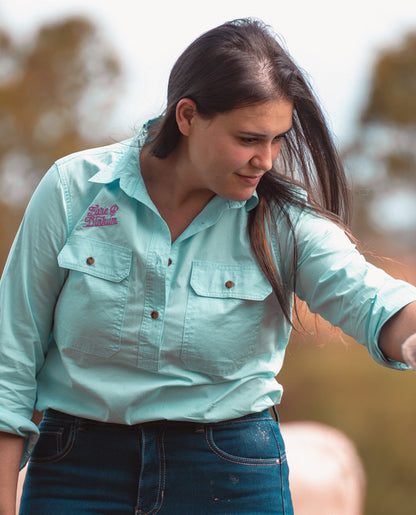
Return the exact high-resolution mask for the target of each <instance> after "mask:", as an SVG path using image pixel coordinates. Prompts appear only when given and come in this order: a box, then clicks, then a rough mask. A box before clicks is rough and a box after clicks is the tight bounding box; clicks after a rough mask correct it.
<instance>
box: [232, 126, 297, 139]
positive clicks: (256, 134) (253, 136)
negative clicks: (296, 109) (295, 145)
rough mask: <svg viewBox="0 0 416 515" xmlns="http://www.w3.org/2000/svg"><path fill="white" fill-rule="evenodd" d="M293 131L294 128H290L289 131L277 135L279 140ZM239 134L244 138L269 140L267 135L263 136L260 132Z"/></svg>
mask: <svg viewBox="0 0 416 515" xmlns="http://www.w3.org/2000/svg"><path fill="white" fill-rule="evenodd" d="M291 129H292V127H290V128H289V129H287V130H286V131H284V132H282V133H280V134H277V136H275V137H277V138H281V137H283V136H286V134H287V133H288V132H289V131H290V130H291ZM239 134H241V135H243V136H250V137H252V138H267V137H268V135H267V134H262V133H260V132H251V131H239Z"/></svg>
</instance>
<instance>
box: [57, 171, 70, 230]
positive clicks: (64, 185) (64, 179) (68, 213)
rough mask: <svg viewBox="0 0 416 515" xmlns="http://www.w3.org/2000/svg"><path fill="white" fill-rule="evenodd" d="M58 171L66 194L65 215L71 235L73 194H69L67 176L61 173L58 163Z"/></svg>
mask: <svg viewBox="0 0 416 515" xmlns="http://www.w3.org/2000/svg"><path fill="white" fill-rule="evenodd" d="M55 167H56V170H57V172H58V176H59V180H60V182H61V184H62V189H63V192H64V199H65V215H66V221H67V229H68V234H71V232H72V228H73V227H72V204H71V194H70V192H69V186H68V183H67V180H66V176H65V175H64V173H62V172H61V170H60V168H59V166H58V164H57V163H55Z"/></svg>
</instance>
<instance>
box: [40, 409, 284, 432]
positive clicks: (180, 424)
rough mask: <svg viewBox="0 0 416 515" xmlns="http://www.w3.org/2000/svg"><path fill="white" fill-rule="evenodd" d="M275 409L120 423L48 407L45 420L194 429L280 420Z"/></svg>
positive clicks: (116, 426) (100, 424) (105, 425)
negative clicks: (206, 419) (210, 417)
mask: <svg viewBox="0 0 416 515" xmlns="http://www.w3.org/2000/svg"><path fill="white" fill-rule="evenodd" d="M271 409H272V410H273V414H274V417H272V416H271V414H270V411H269V410H268V409H265V410H264V411H260V412H257V413H249V414H248V415H244V416H242V417H238V418H232V419H227V420H222V421H219V422H197V421H195V422H194V421H192V422H188V421H177V420H152V421H148V422H141V423H137V424H132V425H128V424H119V423H115V422H103V421H100V420H93V419H89V418H84V417H79V416H76V415H70V414H69V413H63V412H61V411H57V410H55V409H52V408H48V409H47V410H46V411H45V413H44V415H43V420H45V421H46V420H53V421H55V422H62V423H76V424H78V425H82V426H86V425H91V426H101V427H103V428H108V429H110V428H111V429H114V430H116V429H120V430H135V429H137V428H140V427H143V426H146V427H150V426H153V427H157V426H160V427H165V428H171V429H175V428H177V429H190V430H194V429H195V428H196V427H201V426H208V425H215V424H227V423H230V424H231V423H234V422H240V421H246V420H247V421H249V420H253V421H254V420H261V419H265V418H266V419H273V418H274V419H275V420H278V415H277V411H276V408H275V407H274V406H273V407H272V408H271Z"/></svg>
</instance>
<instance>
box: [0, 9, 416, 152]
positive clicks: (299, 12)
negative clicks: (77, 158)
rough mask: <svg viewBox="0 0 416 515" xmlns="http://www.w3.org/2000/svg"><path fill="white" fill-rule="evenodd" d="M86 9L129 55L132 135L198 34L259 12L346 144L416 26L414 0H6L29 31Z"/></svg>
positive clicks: (158, 104)
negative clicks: (381, 75)
mask: <svg viewBox="0 0 416 515" xmlns="http://www.w3.org/2000/svg"><path fill="white" fill-rule="evenodd" d="M72 14H85V15H88V16H89V17H90V18H91V19H92V21H93V22H95V23H96V24H97V25H98V26H99V27H101V29H102V31H103V33H104V34H105V36H106V38H107V39H108V40H109V41H110V42H111V43H112V45H113V46H114V49H115V51H116V53H117V54H118V56H119V58H120V60H121V61H122V63H123V66H124V71H125V78H126V81H127V88H126V90H125V91H124V92H123V102H122V104H121V105H120V107H119V109H118V111H117V112H118V116H117V119H116V120H115V122H114V127H113V130H114V135H116V134H117V133H120V134H123V133H124V134H125V133H128V134H129V131H130V130H131V128H133V127H136V126H137V124H138V123H141V122H142V121H144V120H146V119H147V118H148V117H150V116H153V115H155V114H158V113H159V112H160V111H161V110H162V109H163V107H164V102H165V92H166V83H167V77H168V74H169V70H170V68H171V66H172V65H173V63H174V61H175V59H176V57H177V56H178V55H179V54H180V52H181V51H182V50H183V49H184V48H185V47H186V46H187V45H188V44H189V43H190V42H191V41H192V40H193V39H195V37H197V36H198V35H199V34H201V33H202V32H204V31H205V30H207V29H210V28H212V27H214V26H216V25H219V24H220V23H223V22H224V21H227V20H230V19H234V18H239V17H246V16H255V17H257V18H261V19H263V20H264V21H265V22H266V23H268V24H270V25H271V26H272V27H273V29H274V30H275V31H276V32H277V33H278V34H280V35H281V36H282V37H283V39H284V41H285V42H286V46H287V47H288V49H289V51H290V53H291V54H292V56H293V57H294V59H295V60H296V61H297V63H298V64H299V65H300V66H301V67H302V68H303V69H305V70H306V71H307V72H308V74H309V75H310V78H311V81H312V84H313V86H314V88H315V90H316V92H317V94H318V96H319V98H320V100H321V103H322V105H323V107H324V110H325V112H326V113H327V117H328V119H329V122H330V124H331V126H332V129H333V131H334V133H335V135H336V137H337V139H338V142H339V143H341V144H343V143H345V142H347V141H348V140H349V139H350V138H351V136H352V133H353V128H354V120H355V119H356V117H357V113H358V110H359V107H360V105H362V103H363V102H364V100H365V95H366V92H367V89H366V86H367V83H368V77H369V75H370V73H371V68H372V64H373V62H374V60H375V56H376V52H378V51H379V50H380V49H382V48H384V47H386V46H389V45H391V44H394V43H395V42H398V41H400V40H401V38H402V37H403V35H404V34H405V33H406V32H408V31H409V30H411V29H413V30H416V2H415V0H394V1H390V2H383V1H380V0H377V1H376V0H360V1H359V0H350V1H348V2H337V1H334V0H314V1H311V0H293V1H289V0H285V1H284V2H283V1H278V0H253V1H250V2H249V1H246V0H210V1H208V2H199V1H198V0H177V1H173V0H167V1H157V0H154V1H153V2H152V1H151V0H146V1H145V2H143V1H140V0H117V1H114V0H112V1H107V0H43V1H42V0H37V1H33V0H7V1H6V0H0V23H1V24H2V25H3V26H4V27H5V28H7V29H9V30H11V31H12V32H13V33H15V34H16V36H18V37H21V38H27V37H30V35H32V34H33V33H34V31H35V30H36V28H37V27H38V26H39V25H40V24H41V23H45V22H47V21H52V20H56V19H57V18H61V17H63V16H66V15H72Z"/></svg>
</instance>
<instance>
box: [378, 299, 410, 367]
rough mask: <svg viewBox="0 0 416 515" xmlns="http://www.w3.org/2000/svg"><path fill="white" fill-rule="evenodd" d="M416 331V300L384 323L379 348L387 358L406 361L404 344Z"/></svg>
mask: <svg viewBox="0 0 416 515" xmlns="http://www.w3.org/2000/svg"><path fill="white" fill-rule="evenodd" d="M415 333H416V302H411V303H410V304H408V305H407V306H405V307H404V308H402V309H401V310H400V311H398V312H397V313H396V314H395V315H393V316H392V317H391V318H390V319H389V320H387V322H386V323H385V324H384V325H383V327H382V328H381V331H380V336H379V341H378V343H379V348H380V350H381V352H382V353H383V354H384V356H386V357H387V358H390V359H392V360H394V361H401V362H403V363H405V362H406V360H405V359H404V356H403V354H402V344H403V343H404V342H405V341H406V340H407V338H409V336H411V335H412V334H415Z"/></svg>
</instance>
